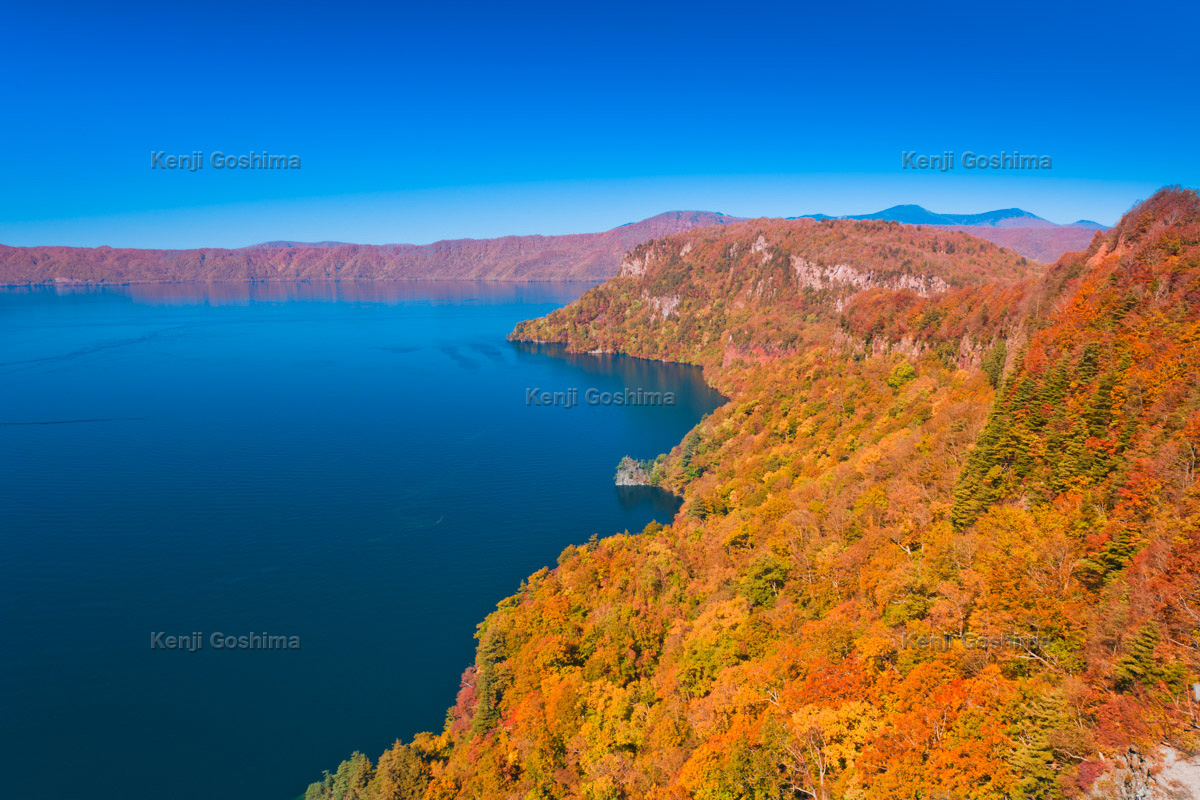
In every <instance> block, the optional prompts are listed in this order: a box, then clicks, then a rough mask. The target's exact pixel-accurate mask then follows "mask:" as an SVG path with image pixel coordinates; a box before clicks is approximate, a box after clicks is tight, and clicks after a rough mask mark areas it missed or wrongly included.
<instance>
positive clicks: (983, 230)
mask: <svg viewBox="0 0 1200 800" xmlns="http://www.w3.org/2000/svg"><path fill="white" fill-rule="evenodd" d="M805 216H808V217H812V218H814V219H819V220H820V219H854V220H881V221H891V222H899V223H903V224H907V225H929V226H938V227H943V228H947V229H953V230H957V231H962V232H964V233H969V234H971V235H972V236H976V237H979V238H981V239H985V240H987V241H990V242H992V243H993V244H998V245H1000V246H1001V247H1006V248H1008V249H1010V250H1013V251H1015V252H1017V253H1019V254H1020V255H1023V256H1025V257H1026V258H1030V259H1033V260H1035V261H1041V262H1045V263H1050V262H1053V261H1056V260H1057V259H1058V258H1059V257H1060V256H1062V255H1063V253H1066V252H1070V251H1076V250H1083V249H1086V248H1087V246H1088V245H1089V244H1090V243H1091V241H1092V237H1093V236H1094V235H1095V233H1096V231H1098V230H1106V228H1105V227H1104V226H1102V225H1100V224H1099V223H1095V222H1091V221H1088V220H1080V221H1079V222H1075V223H1071V224H1070V225H1057V224H1055V223H1053V222H1050V221H1049V220H1046V219H1043V218H1042V217H1039V216H1037V215H1035V214H1031V213H1029V212H1028V211H1024V210H1022V209H1019V208H1006V209H999V210H996V211H987V212H983V213H981V214H937V213H934V212H932V211H929V210H928V209H925V208H923V207H921V206H918V205H899V206H892V207H891V208H888V209H884V210H883V211H879V212H876V213H874V214H859V215H854V216H850V217H844V218H839V217H831V216H829V215H827V214H811V215H805ZM791 219H798V217H792V218H791ZM742 221H744V218H742V217H733V216H729V215H728V214H721V213H717V212H713V211H668V212H665V213H663V214H658V215H656V216H653V217H649V218H647V219H644V220H640V221H638V222H630V223H626V224H624V225H620V226H617V227H615V228H612V229H610V230H607V231H603V232H600V233H577V234H567V235H561V236H541V235H526V236H501V237H499V238H495V239H449V240H444V241H439V242H433V243H432V244H423V245H416V244H384V245H370V244H351V243H347V242H337V241H320V242H298V241H290V240H274V241H268V242H261V243H258V244H252V245H248V246H246V247H240V248H196V249H189V250H142V249H135V248H112V247H56V246H48V247H7V246H4V245H0V285H4V284H7V285H28V284H41V283H60V284H64V283H65V284H71V283H159V282H172V281H263V280H313V281H326V280H398V279H423V280H494V281H547V280H589V281H594V280H605V279H607V278H611V277H613V276H614V275H616V274H617V271H618V267H619V265H620V263H621V258H622V257H623V256H624V254H625V253H626V252H627V251H629V250H631V249H632V248H634V247H636V246H637V245H639V244H642V243H644V242H647V241H650V240H651V239H657V238H660V237H663V236H669V235H671V234H674V233H681V232H683V231H687V230H691V229H692V228H703V227H708V226H712V225H718V226H723V225H731V224H734V223H737V222H742Z"/></svg>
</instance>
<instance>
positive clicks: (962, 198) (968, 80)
mask: <svg viewBox="0 0 1200 800" xmlns="http://www.w3.org/2000/svg"><path fill="white" fill-rule="evenodd" d="M1198 22H1200V12H1198V11H1197V8H1196V4H1195V3H1186V4H1185V3H1164V4H1153V5H1134V4H1127V3H1124V4H1115V3H1114V4H1108V3H1088V4H1080V5H1074V6H1063V5H1060V4H1054V3H1047V2H1044V1H1043V2H1037V3H1024V2H1016V3H1005V4H986V3H953V4H927V5H924V6H917V5H912V4H898V3H887V4H878V5H874V4H871V3H863V2H857V3H838V4H834V3H828V4H806V3H801V2H791V3H779V4H751V3H747V4H739V3H722V4H719V5H716V4H705V3H688V4H681V3H647V2H644V1H643V2H638V3H605V4H586V3H562V2H558V3H554V4H544V5H532V4H521V3H515V4H514V3H489V4H486V5H483V4H481V5H471V4H452V3H446V2H441V3H431V2H426V3H420V4H407V3H403V2H401V3H389V4H378V5H365V4H356V3H352V2H340V3H325V4H310V3H303V2H288V3H279V4H261V5H254V4H242V3H224V2H220V0H218V1H217V2H212V3H205V4H192V3H181V4H169V3H153V4H150V3H146V4H137V3H122V2H118V3H115V4H99V3H87V4H84V3H61V2H54V1H53V0H51V1H50V2H31V3H14V2H11V1H10V2H8V3H5V4H3V7H2V8H0V31H2V32H3V34H4V36H3V45H2V46H0V95H2V100H3V102H2V103H0V109H2V111H0V123H2V124H0V187H2V191H0V243H5V244H11V245H33V244H71V245H100V244H108V245H112V246H134V247H194V246H203V245H209V246H241V245H245V244H250V243H253V242H258V241H264V240H270V239H296V240H304V241H315V240H325V239H337V240H343V241H355V242H376V243H382V242H428V241H433V240H436V239H440V238H450V237H460V236H475V237H484V236H496V235H502V234H508V233H566V232H579V231H593V230H604V229H607V228H610V227H612V226H614V225H618V224H621V223H624V222H629V221H633V220H636V219H640V218H643V217H646V216H650V215H652V214H655V213H658V212H660V211H666V210H670V209H705V210H712V211H723V212H725V213H729V214H735V215H739V216H764V215H769V216H794V215H797V214H803V213H811V212H818V211H820V212H825V213H829V214H846V213H863V212H868V211H876V210H879V209H881V208H884V207H886V206H890V205H895V204H898V203H919V204H921V205H924V206H926V207H928V208H931V209H932V210H934V211H946V212H961V213H970V212H978V211H985V210H989V209H993V208H1004V207H1010V206H1019V207H1021V208H1025V209H1027V210H1029V211H1032V212H1034V213H1036V214H1040V215H1042V216H1044V217H1047V218H1049V219H1052V220H1054V221H1056V222H1069V221H1073V220H1076V219H1079V218H1090V219H1095V220H1098V221H1101V222H1104V223H1112V222H1113V221H1115V220H1116V218H1117V217H1118V216H1119V215H1120V214H1121V213H1122V212H1124V211H1125V210H1126V209H1127V208H1128V207H1129V206H1130V205H1131V204H1132V203H1133V202H1135V201H1136V200H1138V199H1140V198H1144V197H1146V196H1148V195H1149V194H1150V193H1151V192H1153V191H1154V190H1155V189H1156V188H1157V187H1159V186H1161V185H1164V184H1168V183H1181V184H1184V185H1187V186H1198V185H1200V155H1198V151H1197V139H1200V136H1198V135H1197V132H1198V131H1200V102H1198V100H1200V97H1198V95H1200V92H1198V91H1197V88H1198V86H1200V80H1198V79H1200V70H1198V68H1197V60H1196V53H1195V36H1196V31H1197V29H1198V25H1197V23H1198ZM160 150H165V151H166V152H167V153H168V154H187V153H190V152H192V151H194V150H200V151H203V152H204V154H205V159H206V161H207V159H208V158H210V157H211V154H212V153H213V152H215V151H221V152H224V153H228V154H239V155H240V154H248V153H250V152H251V151H254V152H257V153H261V152H263V151H264V150H265V151H267V152H269V153H273V154H288V155H297V156H299V157H300V159H301V168H300V169H299V170H288V171H282V170H247V171H240V170H239V171H228V170H217V169H214V168H212V167H211V166H210V164H208V163H206V165H205V167H204V168H203V169H201V170H198V171H196V172H188V171H186V170H174V171H172V170H162V169H158V170H153V169H151V158H150V153H151V152H152V151H160ZM905 150H917V151H919V152H921V153H930V154H933V153H940V152H942V151H944V150H953V151H955V152H956V154H958V155H961V154H962V152H963V151H967V150H970V151H974V152H976V153H986V154H992V153H999V152H1001V151H1007V152H1010V153H1011V152H1012V151H1013V150H1017V151H1020V152H1021V153H1027V154H1038V155H1049V156H1051V158H1052V160H1053V168H1052V169H1051V170H1048V171H1038V172H1032V171H1007V172H1005V171H987V172H982V173H981V172H971V171H967V170H964V169H962V168H961V167H956V169H955V170H954V171H953V172H949V173H941V172H927V171H926V172H919V171H914V170H902V169H901V165H902V158H901V153H902V152H903V151H905Z"/></svg>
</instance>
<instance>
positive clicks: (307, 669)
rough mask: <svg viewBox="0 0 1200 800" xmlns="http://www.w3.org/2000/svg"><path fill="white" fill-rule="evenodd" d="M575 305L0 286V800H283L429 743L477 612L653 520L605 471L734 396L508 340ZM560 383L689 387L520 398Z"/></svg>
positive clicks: (697, 381) (649, 497) (492, 291)
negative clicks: (291, 643)
mask: <svg viewBox="0 0 1200 800" xmlns="http://www.w3.org/2000/svg"><path fill="white" fill-rule="evenodd" d="M586 288H587V287H586V285H584V284H560V285H556V284H487V283H451V284H440V283H432V282H411V283H394V284H350V285H347V284H311V285H310V284H283V285H268V284H229V285H223V284H218V285H208V286H205V285H169V286H141V287H137V286H134V287H127V288H110V289H103V290H100V289H74V290H54V289H33V290H29V289H11V290H0V641H2V642H3V658H2V659H0V753H3V754H4V761H5V764H6V765H7V769H6V770H5V776H4V784H5V791H4V794H5V796H7V797H22V798H25V797H28V798H39V799H40V798H51V799H52V800H53V799H56V798H64V799H65V798H81V797H88V798H99V799H100V800H108V799H109V798H113V799H114V800H115V799H116V798H121V800H142V799H143V798H145V800H150V799H151V798H153V800H162V799H163V798H170V799H171V800H189V799H190V798H206V799H208V800H211V798H213V797H222V798H235V799H236V798H254V800H270V798H279V800H289V798H294V797H296V796H297V795H299V794H300V793H302V792H303V790H304V787H305V786H306V785H307V784H308V783H309V782H310V781H313V780H317V779H319V778H320V773H321V770H322V769H326V768H328V769H334V768H335V767H336V766H337V763H338V761H340V760H341V759H342V758H344V757H346V756H348V755H349V754H350V752H351V751H353V750H356V749H357V750H361V751H363V752H365V753H368V754H369V755H371V756H372V757H375V756H376V755H378V753H379V752H380V751H382V750H383V749H384V748H386V747H387V746H388V745H389V744H390V743H391V742H392V741H393V740H394V739H395V738H397V737H402V738H408V737H410V736H411V735H412V734H413V733H415V732H417V731H420V730H440V729H441V726H442V722H443V720H444V716H445V711H446V709H447V708H448V707H449V706H450V705H451V703H452V702H453V701H454V696H455V693H456V691H457V689H458V682H459V676H460V674H461V672H462V670H463V668H464V667H466V666H467V665H468V664H470V663H471V662H472V660H473V651H474V639H473V633H474V629H475V625H476V624H477V623H478V622H479V621H480V620H482V618H483V617H484V616H485V615H486V614H487V613H488V612H489V611H490V610H491V609H492V608H493V607H494V605H495V603H496V602H497V601H499V600H500V599H502V598H503V597H505V596H506V595H508V594H511V593H513V592H514V591H515V590H516V589H517V587H518V586H519V584H520V581H521V579H522V578H524V577H525V576H526V575H528V574H530V573H532V572H534V571H536V570H537V569H539V568H540V567H542V566H544V565H553V563H554V561H555V559H556V557H557V556H558V553H559V552H560V551H561V550H562V548H563V547H564V546H566V545H567V544H570V543H578V542H583V541H585V540H586V539H587V538H588V537H589V536H590V535H591V534H593V533H598V534H600V535H602V536H603V535H607V534H610V533H613V532H616V531H621V530H625V529H628V530H632V531H637V530H640V529H641V528H642V527H643V526H644V525H645V524H646V523H647V522H649V521H650V520H651V519H658V520H660V521H666V520H668V519H669V518H670V516H671V515H672V513H673V511H674V503H673V499H672V498H670V497H669V496H663V495H662V494H661V493H655V492H651V491H648V490H640V491H638V490H634V491H622V490H618V489H617V488H616V487H615V486H614V485H613V480H612V478H613V473H614V470H615V466H616V463H617V462H618V460H619V459H620V458H621V457H622V456H624V455H626V454H630V455H633V456H636V457H651V456H654V455H655V454H657V453H659V452H663V451H665V450H667V449H669V448H670V447H672V446H673V445H674V444H675V443H677V442H678V441H679V440H680V439H681V438H682V437H683V435H684V434H685V433H686V432H687V431H688V429H689V428H691V427H692V426H693V425H694V424H695V423H696V422H697V421H698V420H699V419H700V417H701V416H702V415H703V414H704V413H706V412H708V411H710V410H711V409H713V408H715V407H716V405H718V404H719V403H720V402H722V399H721V398H720V396H719V395H717V394H716V393H715V392H713V391H712V390H711V389H709V388H708V387H707V386H706V385H705V384H704V383H703V381H702V380H701V377H700V374H699V372H698V371H697V370H694V369H692V368H688V367H682V366H678V365H667V364H657V363H653V362H647V361H641V360H637V359H630V358H623V357H617V356H567V355H565V354H562V353H560V352H556V351H554V350H550V349H547V348H536V347H529V346H518V345H514V344H510V343H508V342H506V341H505V335H506V334H507V333H508V332H509V331H510V330H511V329H512V327H513V325H514V324H515V323H516V322H517V321H519V320H522V319H527V318H530V317H535V316H540V315H542V314H545V313H547V312H549V311H550V310H552V309H553V308H556V307H558V306H561V305H564V304H566V303H567V302H569V301H571V300H572V299H574V298H575V297H576V296H578V295H579V294H580V293H582V291H583V290H584V289H586ZM572 388H574V389H578V390H579V391H580V393H581V397H580V400H581V401H582V400H583V399H584V397H583V395H584V393H585V392H586V390H587V389H589V388H590V389H595V390H598V391H607V392H621V391H623V390H625V389H632V390H637V389H642V390H644V391H673V392H675V393H676V397H677V402H676V404H675V405H674V406H636V407H631V406H624V407H621V406H616V405H608V406H605V405H595V406H591V405H587V404H586V403H584V402H581V403H580V405H578V406H576V407H573V408H565V407H544V406H536V405H530V404H529V403H528V397H527V390H530V389H542V390H548V391H565V390H568V389H572ZM160 631H161V632H165V633H166V634H168V635H180V634H189V633H192V632H199V633H200V634H201V636H202V641H203V647H202V648H201V649H200V650H197V651H195V652H188V651H186V650H164V649H154V648H152V647H151V638H152V634H153V633H154V632H160ZM218 632H220V633H224V634H230V635H248V634H250V633H259V634H261V633H263V632H267V633H269V634H272V635H285V636H296V637H299V640H300V648H299V649H276V650H266V649H260V650H216V649H213V648H212V647H211V646H210V637H211V635H212V634H213V633H218Z"/></svg>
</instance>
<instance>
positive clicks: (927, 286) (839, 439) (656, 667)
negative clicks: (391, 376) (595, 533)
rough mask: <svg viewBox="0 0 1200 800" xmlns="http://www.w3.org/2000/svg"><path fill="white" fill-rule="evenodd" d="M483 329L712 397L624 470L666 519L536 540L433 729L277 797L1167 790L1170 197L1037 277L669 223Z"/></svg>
mask: <svg viewBox="0 0 1200 800" xmlns="http://www.w3.org/2000/svg"><path fill="white" fill-rule="evenodd" d="M512 337H513V338H514V339H518V340H530V341H554V342H564V343H565V344H566V345H567V346H568V347H569V348H570V349H571V350H573V351H577V352H589V351H594V350H602V351H607V352H621V353H628V354H631V355H636V356H642V357H647V358H655V359H666V360H672V361H680V362H686V363H690V364H697V365H700V366H702V367H703V368H704V370H705V374H706V376H707V378H708V380H709V381H710V382H711V383H712V384H713V385H714V386H715V387H717V388H718V389H719V390H720V391H721V392H723V393H724V394H725V395H726V396H727V397H729V398H730V401H729V402H728V403H727V404H725V405H724V406H722V407H721V408H719V409H718V410H717V411H715V412H714V413H713V414H711V415H710V416H708V417H707V418H705V419H704V420H703V421H702V422H701V423H700V424H699V425H697V426H696V428H695V429H693V430H692V431H691V432H690V433H689V434H688V435H687V437H686V438H685V439H684V440H683V441H682V442H681V443H680V444H679V445H678V446H677V447H675V448H674V449H673V450H672V451H671V453H669V454H668V455H667V457H666V458H665V460H664V461H663V462H662V463H661V464H660V465H659V467H658V469H657V471H656V472H657V474H658V482H659V484H660V485H663V486H664V487H666V488H669V489H671V490H672V491H674V492H676V493H678V494H679V495H680V496H681V497H682V498H683V504H682V507H681V510H680V511H679V513H678V515H677V516H676V517H675V519H674V521H673V522H672V523H671V524H670V525H668V526H665V527H664V526H661V525H659V524H657V523H651V524H650V525H648V526H647V527H646V529H645V530H644V531H642V532H640V533H636V534H628V533H626V534H620V535H614V536H610V537H606V538H601V539H599V540H598V541H593V542H590V543H587V544H581V545H579V546H572V547H568V548H567V549H566V550H564V551H563V553H562V554H561V556H559V558H558V563H557V566H556V567H554V568H547V569H543V570H541V571H539V572H537V573H535V574H534V575H532V576H530V577H529V578H528V580H527V581H525V582H524V583H523V584H522V586H521V588H520V591H519V592H518V593H517V594H515V595H513V596H512V597H509V598H508V599H506V600H504V601H503V602H501V603H500V604H499V606H498V607H497V609H496V611H494V612H493V613H492V614H491V615H490V616H489V617H488V618H487V619H486V620H484V621H483V622H482V623H481V624H480V626H479V629H478V640H479V646H478V653H477V656H476V660H475V663H474V664H473V665H471V666H470V667H469V668H468V669H467V670H466V672H465V673H464V674H463V677H462V688H461V690H460V692H459V694H458V698H457V701H456V703H455V704H454V706H453V707H452V708H451V709H450V711H449V713H448V715H447V719H446V725H445V727H444V729H443V730H441V731H438V732H432V733H422V734H418V735H417V736H415V737H413V738H406V739H405V740H404V741H397V742H396V744H395V746H394V747H392V748H390V749H389V750H387V751H386V752H384V753H383V754H382V755H380V756H378V758H373V759H372V758H368V757H367V756H365V755H362V754H357V753H356V754H354V755H353V756H352V757H350V758H348V759H347V760H346V761H345V762H344V763H343V764H342V765H341V766H340V767H338V768H337V769H335V770H333V771H332V772H331V773H330V774H327V775H326V777H325V779H324V780H322V781H318V782H317V783H314V784H313V785H312V786H311V787H309V789H308V792H307V795H306V797H307V798H308V800H330V799H331V798H337V799H338V800H351V799H353V800H385V799H386V800H417V799H418V798H423V799H424V800H449V799H450V798H464V799H465V798H472V799H474V798H486V800H502V799H505V800H506V799H510V798H511V799H512V800H518V799H519V800H551V799H552V798H553V799H555V800H584V799H585V798H586V800H619V799H624V798H629V799H633V798H655V799H657V800H676V799H678V800H683V799H684V798H697V799H698V800H740V799H742V798H745V799H747V800H750V799H753V800H767V799H768V798H770V799H772V800H776V799H779V798H816V799H817V800H842V799H844V800H866V798H870V800H913V799H914V798H941V797H950V798H955V799H956V800H985V799H989V800H990V799H992V798H1001V797H1009V798H1024V799H1029V800H1032V799H1033V798H1075V797H1088V796H1092V797H1103V796H1109V797H1118V796H1120V797H1125V796H1130V797H1132V796H1155V795H1154V794H1153V793H1154V792H1159V793H1160V794H1159V795H1157V796H1163V797H1166V796H1168V795H1167V794H1165V793H1164V792H1166V791H1168V788H1169V787H1168V784H1169V782H1170V781H1171V780H1173V779H1176V778H1179V777H1180V776H1184V775H1185V773H1186V770H1184V769H1183V768H1182V766H1181V764H1182V762H1183V761H1184V760H1186V759H1188V758H1189V757H1191V756H1192V755H1193V754H1195V752H1196V750H1197V746H1198V744H1200V741H1198V739H1197V732H1198V731H1200V728H1198V727H1197V724H1196V723H1197V716H1196V714H1197V706H1196V702H1195V699H1194V697H1193V692H1192V684H1193V683H1195V682H1197V681H1198V680H1200V677H1198V674H1200V663H1198V660H1197V655H1198V654H1200V487H1198V485H1197V483H1196V470H1197V454H1198V450H1200V200H1198V199H1197V195H1196V192H1194V191H1190V190H1183V189H1177V188H1169V189H1164V190H1162V191H1160V192H1159V193H1157V194H1156V195H1155V196H1154V197H1152V198H1150V199H1149V200H1147V201H1145V202H1143V203H1142V204H1140V205H1139V206H1137V207H1136V208H1134V209H1133V210H1132V211H1130V212H1129V213H1128V214H1127V215H1126V216H1125V217H1124V218H1123V219H1122V220H1121V221H1120V223H1119V224H1118V225H1116V226H1115V227H1114V228H1112V229H1111V230H1108V231H1105V232H1103V233H1101V234H1098V235H1097V236H1096V238H1095V239H1094V240H1093V241H1092V243H1091V245H1090V246H1089V247H1088V249H1087V250H1085V251H1083V252H1077V253H1069V254H1067V255H1065V256H1063V257H1062V258H1060V259H1059V260H1058V261H1057V262H1056V263H1054V264H1053V265H1050V266H1045V265H1040V264H1035V263H1032V262H1029V261H1027V260H1026V259H1024V258H1022V257H1020V256H1018V255H1016V254H1015V253H1012V252H1010V251H1008V250H1004V249H1002V248H1000V247H998V246H995V245H993V244H989V243H987V242H983V241H981V240H979V239H975V238H972V237H969V236H967V235H964V234H962V233H958V232H954V231H951V230H945V229H936V228H928V227H920V228H916V227H905V226H902V225H899V224H896V223H892V222H880V221H853V220H814V219H800V220H794V221H783V220H750V221H745V222H740V223H737V224H733V225H729V226H724V227H706V228H697V229H694V230H690V231H687V232H683V233H678V234H674V235H670V236H666V237H663V238H658V239H655V240H653V241H650V242H648V243H645V244H642V245H639V246H637V247H634V248H633V249H632V250H631V251H630V252H629V253H628V254H627V255H626V256H625V257H624V259H623V261H622V263H621V266H620V274H619V275H618V276H617V277H615V278H613V279H611V280H609V281H608V282H606V283H604V284H603V285H601V286H598V287H595V288H593V289H591V290H590V291H588V292H587V293H586V294H585V295H583V297H582V298H580V299H579V300H578V301H577V302H575V303H572V304H571V305H569V306H567V307H565V308H563V309H560V310H558V311H555V312H553V313H551V314H550V315H548V316H547V317H545V318H543V319H539V320H534V321H530V322H526V323H522V324H521V325H519V326H517V328H516V330H515V331H514V332H513V334H512ZM379 690H380V691H381V692H384V691H387V687H385V686H381V687H380V689H379ZM403 733H405V732H403V731H397V734H403ZM331 766H332V765H331ZM1134 790H1137V791H1145V792H1146V793H1147V794H1145V795H1134V794H1118V791H1134Z"/></svg>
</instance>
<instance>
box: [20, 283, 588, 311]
mask: <svg viewBox="0 0 1200 800" xmlns="http://www.w3.org/2000/svg"><path fill="white" fill-rule="evenodd" d="M594 285H596V284H595V282H591V281H543V282H533V283H530V282H511V283H510V282H498V281H439V280H427V281H426V280H396V281H229V282H216V283H128V284H36V285H33V286H15V287H7V288H5V287H0V291H4V292H5V293H7V294H11V295H28V296H32V297H47V298H49V297H71V296H80V295H95V294H115V295H121V296H125V297H128V298H129V299H131V300H133V301H134V302H137V303H146V304H150V305H249V304H251V303H289V302H327V303H383V304H388V305H396V304H400V303H406V302H420V301H428V302H436V303H469V302H479V303H523V302H539V301H544V300H545V299H546V298H547V296H553V297H570V298H572V299H573V298H575V297H578V296H579V295H581V294H582V293H583V292H584V291H586V290H587V289H588V288H589V287H591V286H594Z"/></svg>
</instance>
